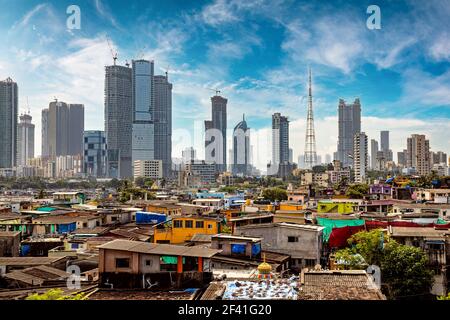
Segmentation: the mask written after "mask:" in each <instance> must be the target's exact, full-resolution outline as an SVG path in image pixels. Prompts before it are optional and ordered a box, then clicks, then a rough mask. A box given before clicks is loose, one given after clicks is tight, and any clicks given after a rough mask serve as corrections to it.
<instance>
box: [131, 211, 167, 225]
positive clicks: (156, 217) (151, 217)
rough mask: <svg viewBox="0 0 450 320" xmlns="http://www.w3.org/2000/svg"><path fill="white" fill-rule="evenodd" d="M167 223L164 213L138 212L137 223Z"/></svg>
mask: <svg viewBox="0 0 450 320" xmlns="http://www.w3.org/2000/svg"><path fill="white" fill-rule="evenodd" d="M164 221H166V215H165V214H162V213H155V212H144V211H139V212H136V223H137V224H139V223H153V224H157V223H161V222H164Z"/></svg>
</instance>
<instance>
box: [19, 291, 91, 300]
mask: <svg viewBox="0 0 450 320" xmlns="http://www.w3.org/2000/svg"><path fill="white" fill-rule="evenodd" d="M83 299H84V293H78V294H76V295H64V291H62V290H61V289H50V290H48V291H47V292H44V293H42V294H39V293H34V294H31V295H29V296H28V297H26V298H25V300H83Z"/></svg>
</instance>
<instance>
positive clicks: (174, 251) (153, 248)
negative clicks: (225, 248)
mask: <svg viewBox="0 0 450 320" xmlns="http://www.w3.org/2000/svg"><path fill="white" fill-rule="evenodd" d="M98 248H100V249H110V250H120V251H130V252H138V253H145V254H154V255H169V256H170V255H174V256H185V257H203V258H210V257H212V256H214V255H215V254H217V253H219V252H221V251H222V250H214V249H208V248H204V247H195V246H194V247H186V246H177V245H171V244H159V243H148V242H140V241H130V240H114V241H111V242H108V243H105V244H102V245H100V246H98Z"/></svg>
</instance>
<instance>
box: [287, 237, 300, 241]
mask: <svg viewBox="0 0 450 320" xmlns="http://www.w3.org/2000/svg"><path fill="white" fill-rule="evenodd" d="M288 242H298V237H293V236H288Z"/></svg>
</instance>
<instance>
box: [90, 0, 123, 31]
mask: <svg viewBox="0 0 450 320" xmlns="http://www.w3.org/2000/svg"><path fill="white" fill-rule="evenodd" d="M95 9H96V10H97V13H98V14H99V15H100V16H101V17H103V18H104V19H106V20H108V21H109V23H111V25H112V26H114V27H115V28H117V29H121V27H120V26H119V24H118V22H117V20H116V18H115V17H114V16H113V14H112V13H111V11H110V9H109V8H108V6H107V5H105V4H104V3H103V2H102V0H95Z"/></svg>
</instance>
